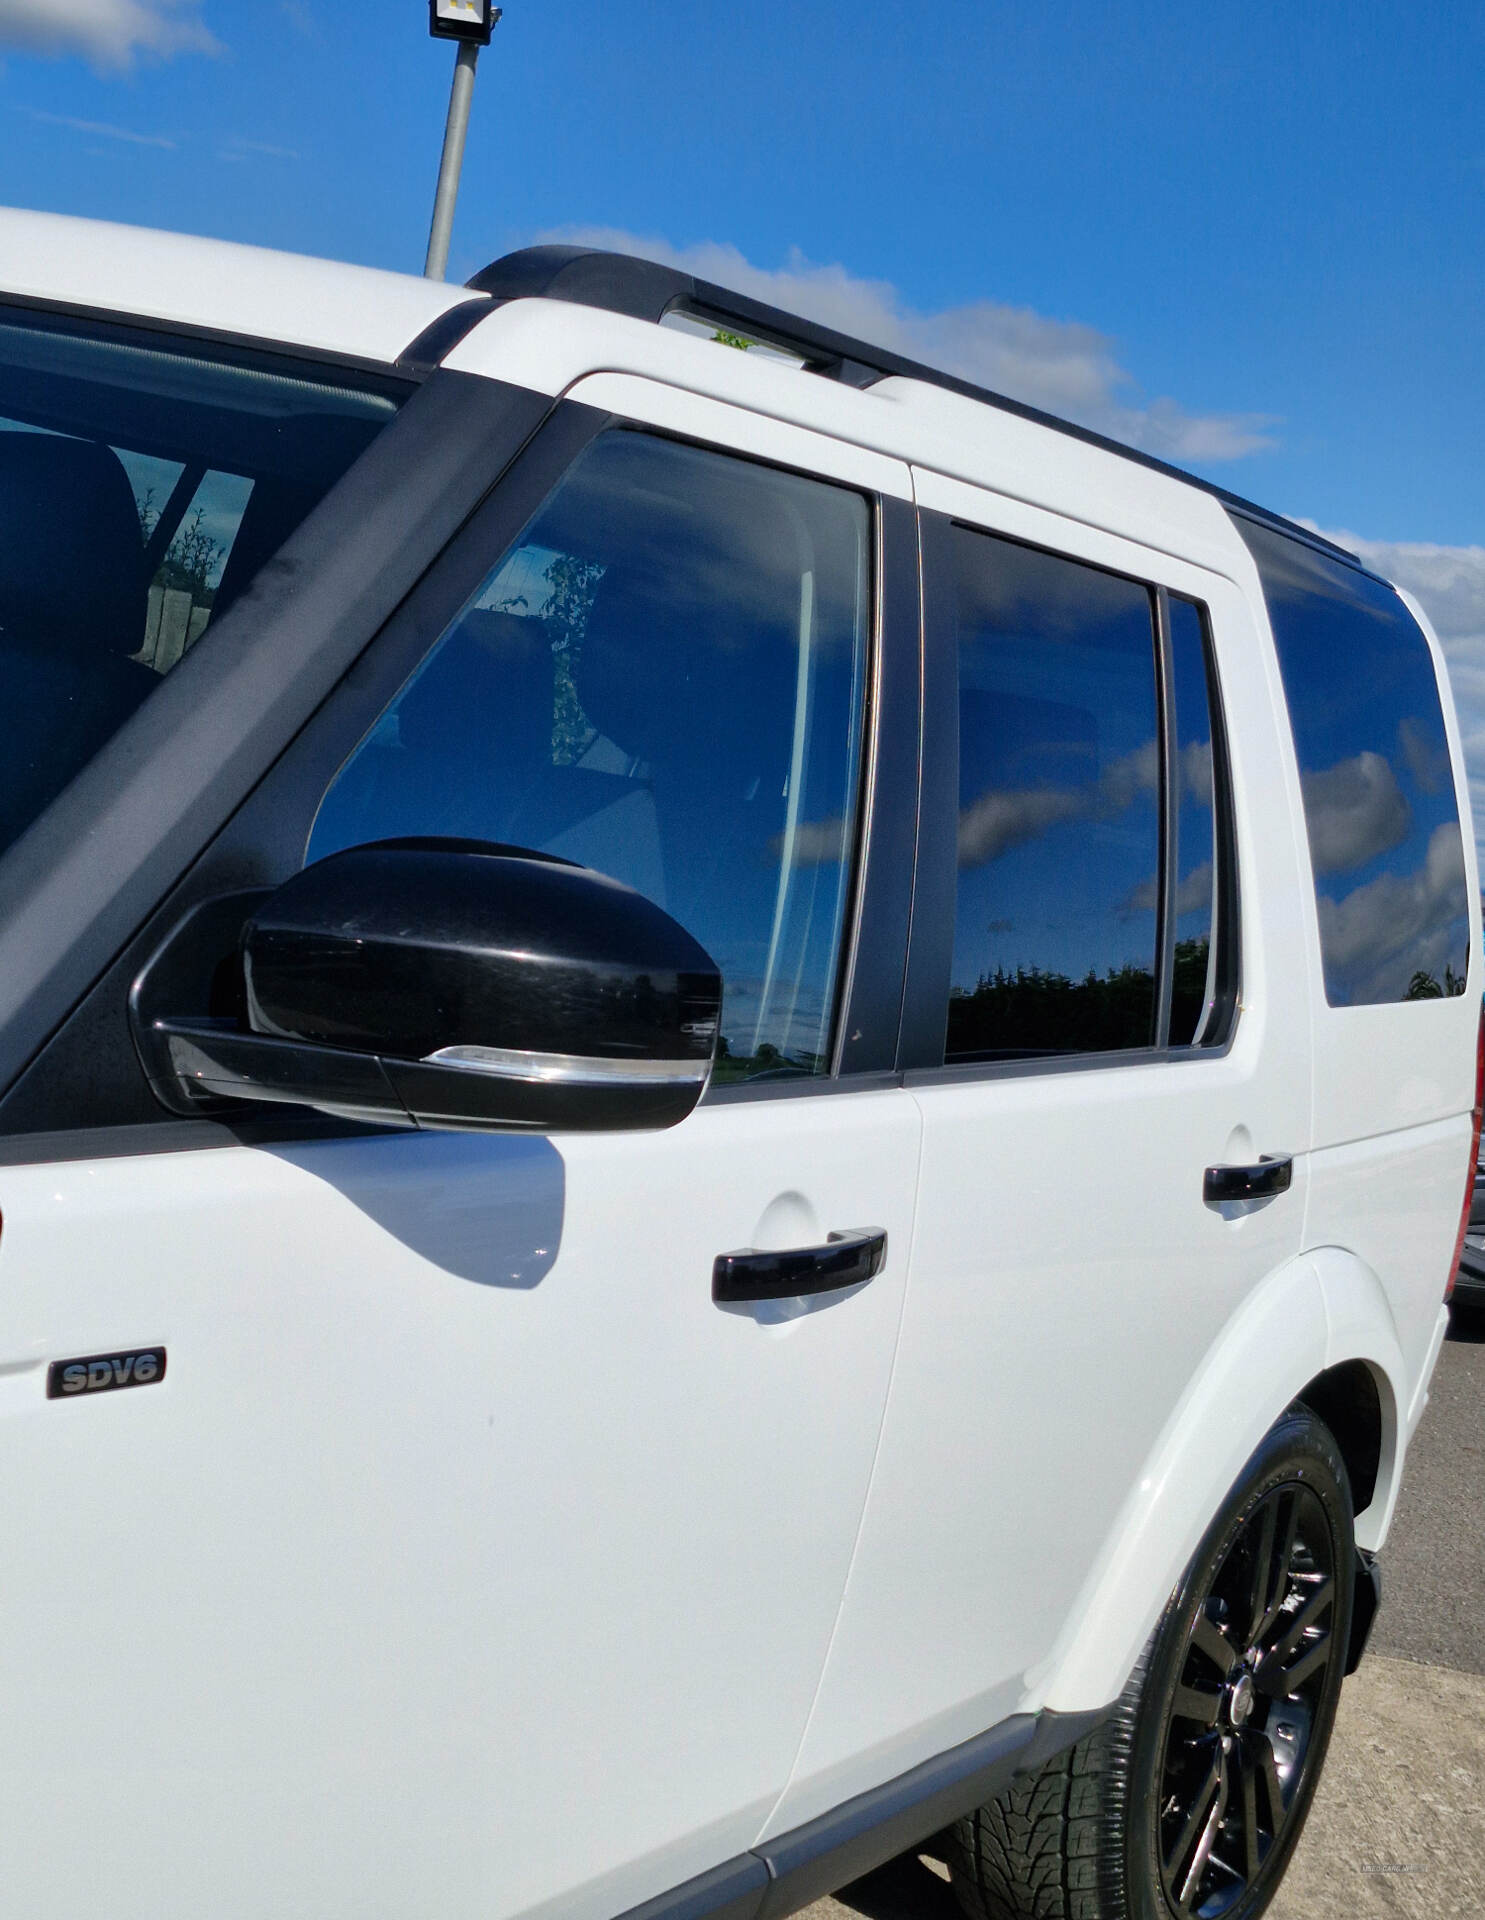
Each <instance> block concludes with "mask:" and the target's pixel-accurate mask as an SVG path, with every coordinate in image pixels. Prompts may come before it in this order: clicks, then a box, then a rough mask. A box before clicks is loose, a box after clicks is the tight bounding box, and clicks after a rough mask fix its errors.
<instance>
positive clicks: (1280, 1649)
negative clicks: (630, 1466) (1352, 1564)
mask: <svg viewBox="0 0 1485 1920" xmlns="http://www.w3.org/2000/svg"><path fill="white" fill-rule="evenodd" d="M1334 1603H1335V1582H1334V1580H1331V1579H1326V1580H1322V1581H1321V1583H1320V1585H1319V1586H1318V1587H1317V1588H1316V1589H1315V1591H1314V1592H1313V1593H1312V1594H1311V1595H1310V1598H1309V1600H1308V1601H1307V1602H1306V1603H1305V1605H1304V1606H1303V1607H1301V1608H1300V1610H1299V1612H1298V1613H1297V1614H1295V1616H1294V1618H1293V1619H1292V1620H1291V1621H1290V1622H1289V1625H1288V1626H1287V1627H1286V1628H1285V1630H1284V1633H1283V1635H1282V1636H1281V1637H1280V1638H1279V1639H1278V1640H1276V1641H1275V1642H1274V1644H1273V1646H1272V1647H1270V1648H1269V1650H1268V1652H1267V1653H1266V1654H1265V1655H1264V1656H1263V1659H1262V1660H1261V1661H1260V1662H1259V1664H1258V1668H1257V1670H1256V1671H1255V1673H1254V1675H1253V1684H1254V1685H1255V1686H1256V1687H1257V1688H1258V1690H1259V1692H1260V1693H1266V1694H1269V1695H1271V1696H1277V1695H1280V1694H1286V1693H1293V1692H1294V1691H1295V1689H1296V1688H1298V1687H1300V1686H1302V1685H1303V1684H1304V1682H1305V1681H1306V1680H1308V1679H1309V1677H1310V1675H1311V1674H1312V1673H1315V1672H1316V1671H1317V1670H1318V1669H1319V1668H1320V1667H1323V1666H1324V1665H1325V1663H1326V1661H1327V1660H1328V1659H1329V1658H1330V1634H1329V1633H1328V1632H1327V1633H1325V1634H1323V1635H1322V1636H1321V1637H1320V1638H1319V1639H1317V1640H1315V1641H1314V1642H1313V1643H1312V1644H1311V1645H1310V1646H1309V1647H1308V1648H1307V1649H1306V1650H1305V1652H1303V1653H1302V1654H1301V1655H1300V1658H1299V1659H1298V1660H1296V1661H1294V1663H1293V1664H1292V1665H1286V1662H1288V1661H1289V1660H1290V1658H1291V1656H1292V1655H1293V1654H1294V1653H1296V1652H1297V1651H1298V1650H1299V1649H1300V1648H1301V1647H1302V1646H1304V1641H1305V1635H1306V1634H1308V1633H1311V1632H1313V1631H1314V1628H1315V1625H1316V1623H1317V1621H1318V1620H1319V1619H1320V1617H1321V1615H1322V1614H1324V1613H1326V1612H1327V1611H1328V1610H1329V1609H1330V1608H1331V1607H1332V1606H1333V1605H1334Z"/></svg>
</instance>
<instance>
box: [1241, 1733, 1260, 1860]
mask: <svg viewBox="0 0 1485 1920" xmlns="http://www.w3.org/2000/svg"><path fill="white" fill-rule="evenodd" d="M1238 1779H1239V1784H1240V1785H1241V1787H1242V1794H1243V1877H1244V1879H1245V1880H1246V1881H1247V1883H1248V1885H1249V1886H1250V1887H1251V1886H1252V1884H1253V1882H1254V1881H1255V1880H1256V1879H1257V1878H1258V1868H1259V1865H1260V1854H1259V1851H1258V1773H1257V1768H1256V1767H1255V1765H1254V1761H1253V1754H1252V1750H1251V1747H1250V1746H1249V1743H1248V1742H1246V1741H1245V1742H1244V1743H1243V1751H1242V1754H1241V1755H1240V1756H1239V1760H1238Z"/></svg>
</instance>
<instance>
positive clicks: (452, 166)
mask: <svg viewBox="0 0 1485 1920" xmlns="http://www.w3.org/2000/svg"><path fill="white" fill-rule="evenodd" d="M479 57H480V50H479V46H478V44H477V43H476V42H475V41H473V40H461V41H460V42H459V50H458V52H457V53H456V54H455V56H454V84H453V87H452V89H451V90H450V93H449V117H448V120H447V121H446V122H445V125H444V130H443V158H442V160H441V161H440V162H439V167H438V191H437V192H436V193H435V194H434V196H433V225H432V227H431V228H430V229H429V232H428V258H427V260H426V261H425V262H424V265H423V274H424V277H425V279H428V280H442V279H443V277H444V275H445V274H446V273H447V271H448V265H449V240H450V238H451V237H452V235H453V231H454V204H455V202H456V201H457V200H458V198H459V175H460V172H461V171H462V169H463V166H464V137H465V135H466V134H467V133H468V132H469V103H470V101H471V100H472V99H473V97H474V69H475V63H476V62H477V61H478V59H479Z"/></svg>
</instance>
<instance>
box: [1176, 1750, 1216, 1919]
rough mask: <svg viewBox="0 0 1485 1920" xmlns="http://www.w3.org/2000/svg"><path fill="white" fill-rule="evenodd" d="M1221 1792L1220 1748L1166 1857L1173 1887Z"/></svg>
mask: <svg viewBox="0 0 1485 1920" xmlns="http://www.w3.org/2000/svg"><path fill="white" fill-rule="evenodd" d="M1221 1790H1222V1752H1221V1749H1220V1748H1219V1749H1218V1750H1217V1752H1216V1753H1215V1754H1214V1755H1213V1756H1212V1765H1211V1769H1210V1771H1209V1772H1208V1774H1207V1777H1206V1779H1205V1780H1203V1782H1202V1783H1201V1790H1200V1792H1199V1793H1198V1794H1197V1796H1196V1798H1195V1799H1194V1800H1193V1801H1192V1803H1191V1811H1190V1812H1189V1813H1188V1814H1187V1816H1186V1824H1185V1825H1184V1826H1183V1827H1182V1828H1181V1833H1180V1838H1179V1839H1178V1840H1177V1841H1176V1844H1175V1845H1174V1846H1173V1847H1172V1848H1171V1850H1170V1852H1169V1853H1168V1854H1167V1855H1166V1860H1165V1872H1166V1877H1167V1878H1168V1879H1169V1880H1170V1882H1171V1884H1172V1885H1174V1884H1175V1881H1176V1876H1177V1875H1178V1874H1179V1873H1180V1871H1181V1867H1182V1865H1183V1863H1184V1862H1185V1860H1186V1857H1187V1855H1188V1854H1189V1853H1190V1852H1191V1850H1192V1848H1193V1847H1194V1846H1195V1845H1196V1843H1197V1839H1198V1837H1199V1835H1200V1834H1201V1832H1202V1831H1203V1828H1204V1826H1205V1824H1206V1820H1207V1816H1208V1815H1209V1814H1210V1812H1211V1810H1212V1808H1213V1807H1214V1806H1215V1805H1216V1803H1217V1798H1218V1795H1219V1794H1220V1793H1221ZM1178 1897H1179V1898H1180V1899H1181V1900H1182V1901H1184V1900H1185V1895H1184V1894H1180V1895H1179V1896H1178Z"/></svg>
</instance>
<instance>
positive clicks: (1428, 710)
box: [1237, 517, 1469, 1007]
mask: <svg viewBox="0 0 1485 1920" xmlns="http://www.w3.org/2000/svg"><path fill="white" fill-rule="evenodd" d="M1237 526H1238V530H1239V532H1240V533H1241V534H1242V536H1243V538H1244V540H1245V541H1246V542H1247V544H1248V547H1249V549H1250V551H1251V552H1252V554H1253V558H1254V560H1255V561H1256V562H1257V565H1258V573H1259V578H1260V579H1261V581H1262V583H1263V594H1264V599H1265V601H1266V602H1267V605H1268V613H1269V621H1270V624H1271V625H1272V628H1273V634H1274V644H1275V647H1276V648H1277V650H1278V655H1279V670H1280V673H1281V675H1282V677H1283V681H1284V693H1285V698H1286V700H1287V702H1288V706H1289V719H1290V723H1291V726H1292V728H1293V733H1294V748H1295V753H1296V755H1297V757H1298V760H1299V777H1300V784H1301V786H1302V788H1303V791H1304V808H1305V826H1306V828H1307V830H1308V835H1309V844H1310V865H1311V868H1312V870H1313V874H1314V881H1315V904H1316V909H1317V913H1318V916H1319V923H1320V953H1321V959H1322V961H1323V963H1324V972H1325V997H1326V999H1327V1001H1328V1002H1329V1003H1330V1005H1331V1006H1333V1007H1352V1006H1375V1005H1379V1004H1382V1003H1385V1002H1389V1001H1398V1000H1429V999H1437V998H1440V997H1441V996H1445V995H1453V994H1459V993H1463V992H1464V988H1465V975H1466V973H1467V971H1468V966H1469V897H1468V882H1467V880H1466V876H1465V866H1464V849H1463V844H1462V841H1461V838H1460V824H1459V805H1458V801H1457V799H1456V797H1455V792H1454V774H1453V769H1452V767H1451V764H1450V759H1449V742H1448V737H1447V735H1446V733H1445V731H1444V715H1443V708H1442V706H1441V703H1440V699H1439V687H1438V680H1437V677H1436V675H1435V672H1434V665H1433V657H1432V655H1431V654H1430V652H1429V649H1428V643H1427V642H1426V641H1425V639H1424V637H1423V634H1422V631H1421V630H1420V628H1419V626H1418V623H1417V621H1416V620H1414V618H1413V616H1412V615H1411V614H1410V613H1409V612H1408V609H1407V607H1406V606H1405V605H1404V604H1403V601H1402V599H1401V598H1400V597H1399V595H1398V594H1397V593H1396V592H1395V591H1394V590H1393V589H1392V588H1391V587H1389V586H1387V585H1386V584H1385V583H1384V582H1383V581H1381V580H1377V579H1374V578H1372V576H1371V575H1369V574H1366V573H1363V572H1361V571H1360V569H1359V568H1355V567H1350V566H1347V565H1346V564H1345V563H1344V562H1342V561H1340V560H1334V559H1332V558H1331V557H1330V556H1329V555H1328V554H1324V553H1321V552H1319V551H1318V550H1316V549H1314V548H1311V547H1309V546H1306V545H1305V544H1304V543H1303V542H1301V541H1299V540H1294V539H1291V538H1289V537H1288V536H1287V535H1285V534H1282V533H1279V532H1277V531H1275V530H1273V529H1271V528H1268V527H1264V526H1260V525H1259V524H1258V523H1257V522H1254V521H1250V520H1247V519H1246V518H1241V517H1240V518H1238V519H1237Z"/></svg>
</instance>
